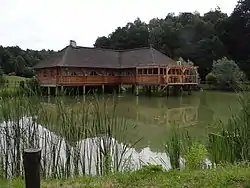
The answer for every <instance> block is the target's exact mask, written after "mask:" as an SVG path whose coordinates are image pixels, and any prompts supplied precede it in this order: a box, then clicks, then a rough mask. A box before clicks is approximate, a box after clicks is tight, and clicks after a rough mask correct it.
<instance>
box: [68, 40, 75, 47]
mask: <svg viewBox="0 0 250 188" xmlns="http://www.w3.org/2000/svg"><path fill="white" fill-rule="evenodd" d="M69 45H70V46H71V47H73V48H75V47H76V41H74V40H70V41H69Z"/></svg>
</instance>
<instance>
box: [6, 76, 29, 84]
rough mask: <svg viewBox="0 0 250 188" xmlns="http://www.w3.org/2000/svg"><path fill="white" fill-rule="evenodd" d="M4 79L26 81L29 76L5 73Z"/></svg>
mask: <svg viewBox="0 0 250 188" xmlns="http://www.w3.org/2000/svg"><path fill="white" fill-rule="evenodd" d="M4 79H5V80H8V81H10V82H11V81H12V82H20V81H25V80H27V79H29V78H24V77H21V76H8V75H4Z"/></svg>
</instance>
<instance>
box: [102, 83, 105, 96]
mask: <svg viewBox="0 0 250 188" xmlns="http://www.w3.org/2000/svg"><path fill="white" fill-rule="evenodd" d="M104 93H105V86H104V84H102V94H103V95H104Z"/></svg>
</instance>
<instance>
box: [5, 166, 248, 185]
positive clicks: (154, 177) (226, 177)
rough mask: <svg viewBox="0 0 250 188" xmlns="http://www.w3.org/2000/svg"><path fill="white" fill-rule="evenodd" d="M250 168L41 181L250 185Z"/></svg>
mask: <svg viewBox="0 0 250 188" xmlns="http://www.w3.org/2000/svg"><path fill="white" fill-rule="evenodd" d="M249 177H250V169H249V167H248V166H247V165H226V166H225V167H218V168H216V169H207V170H187V171H171V172H161V171H156V172H155V173H152V172H149V173H147V171H145V172H144V173H141V172H135V173H123V174H114V175H110V176H105V177H91V176H83V177H75V178H69V179H49V180H44V179H42V180H41V187H51V188H52V187H61V188H66V187H72V188H73V187H89V188H116V187H121V188H127V187H130V188H138V187H140V188H143V187H169V188H180V187H183V188H184V187H187V188H189V187H192V188H214V187H229V188H234V187H242V188H243V187H246V188H247V187H249V186H250V181H249ZM0 184H1V187H8V188H24V187H25V185H24V180H23V179H14V180H11V181H7V180H2V181H0Z"/></svg>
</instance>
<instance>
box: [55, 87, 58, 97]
mask: <svg viewBox="0 0 250 188" xmlns="http://www.w3.org/2000/svg"><path fill="white" fill-rule="evenodd" d="M55 95H56V96H58V86H56V88H55Z"/></svg>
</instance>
